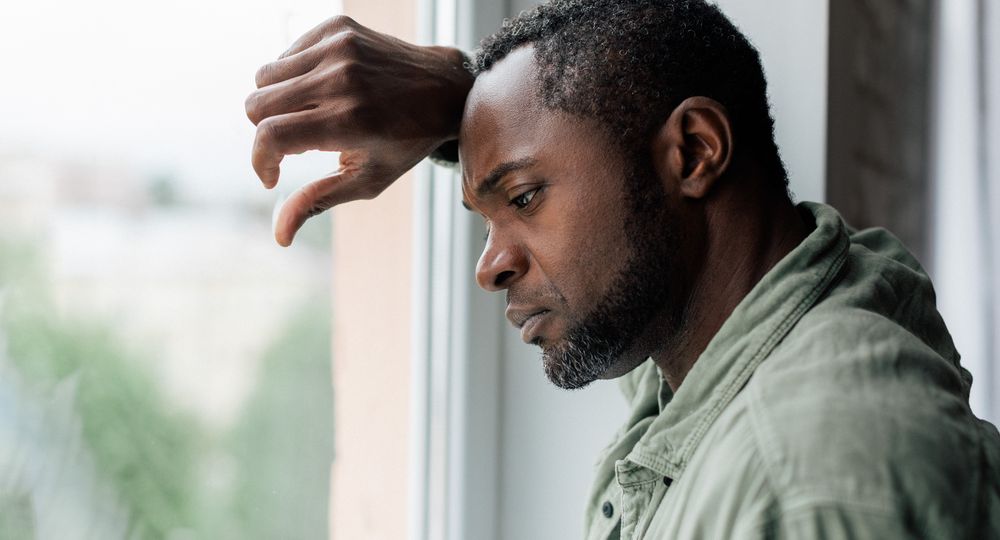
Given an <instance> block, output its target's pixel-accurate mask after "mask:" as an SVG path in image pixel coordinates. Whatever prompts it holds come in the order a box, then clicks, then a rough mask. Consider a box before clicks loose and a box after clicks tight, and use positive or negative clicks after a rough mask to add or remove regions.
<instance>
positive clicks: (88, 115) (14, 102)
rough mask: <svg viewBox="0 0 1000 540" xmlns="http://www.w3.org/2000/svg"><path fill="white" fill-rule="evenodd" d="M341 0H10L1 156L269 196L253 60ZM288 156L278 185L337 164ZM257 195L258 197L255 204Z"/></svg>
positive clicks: (223, 193) (257, 62)
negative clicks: (250, 102) (119, 168)
mask: <svg viewBox="0 0 1000 540" xmlns="http://www.w3.org/2000/svg"><path fill="white" fill-rule="evenodd" d="M339 10H340V7H339V2H338V0H288V1H283V0H240V1H235V0H221V1H208V2H203V1H194V0H176V1H173V2H146V1H141V0H138V1H124V0H88V1H86V2H78V1H70V0H41V1H32V2H11V3H6V4H5V5H4V16H3V17H0V51H3V57H4V59H5V62H4V72H5V73H4V75H3V76H2V78H0V154H3V153H4V152H19V153H25V152H27V153H31V154H40V155H44V156H47V157H52V158H56V159H58V158H62V157H65V158H72V159H77V160H78V159H85V160H95V161H101V162H103V161H113V162H118V163H121V164H125V165H127V166H129V167H136V168H137V169H138V170H140V171H142V172H146V173H149V174H157V175H167V176H172V177H175V178H176V179H178V180H179V181H180V182H181V183H182V184H183V188H184V189H185V190H187V191H189V192H190V193H191V194H192V195H193V196H195V197H197V198H204V197H210V198H218V197H233V198H236V199H246V198H251V199H256V198H272V199H274V198H276V195H275V194H270V193H266V192H264V190H263V189H261V188H260V184H259V182H258V181H257V179H256V176H255V175H254V173H253V169H252V168H251V167H250V160H249V153H250V146H251V143H252V141H253V134H254V127H253V125H252V124H251V123H250V122H249V120H247V118H246V114H245V112H244V106H243V101H244V99H245V98H246V96H247V95H248V94H249V93H250V92H251V91H252V90H253V89H254V86H253V76H254V73H255V72H256V70H257V68H258V67H260V66H261V65H263V64H264V63H267V62H269V61H271V60H273V59H275V58H277V56H278V55H279V54H281V52H283V51H284V50H285V48H287V46H288V45H289V44H290V43H291V42H292V41H294V39H295V38H296V37H298V36H299V35H301V34H302V33H303V32H305V31H306V30H308V29H309V28H311V27H312V26H315V25H316V24H318V23H319V22H321V21H322V20H323V19H325V18H327V17H329V16H331V15H334V14H336V13H337V12H339ZM336 163H337V161H336V154H318V153H312V154H306V155H304V156H293V157H290V158H288V159H287V168H286V169H285V171H284V173H283V175H282V178H283V180H285V182H284V186H283V187H282V191H284V192H286V193H287V192H289V191H290V190H291V189H292V188H294V187H297V186H299V185H301V184H303V183H305V182H306V181H307V180H309V179H312V178H315V177H318V176H320V175H322V174H324V173H326V172H328V171H331V170H334V169H336ZM258 200H259V199H258Z"/></svg>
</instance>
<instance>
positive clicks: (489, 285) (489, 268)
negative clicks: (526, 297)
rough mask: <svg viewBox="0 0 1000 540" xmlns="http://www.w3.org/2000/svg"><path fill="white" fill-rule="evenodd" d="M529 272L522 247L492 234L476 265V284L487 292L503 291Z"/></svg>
mask: <svg viewBox="0 0 1000 540" xmlns="http://www.w3.org/2000/svg"><path fill="white" fill-rule="evenodd" d="M527 272H528V258H527V256H526V255H525V253H524V250H522V249H521V248H520V247H518V246H517V245H516V244H513V243H510V242H504V241H503V240H502V238H501V237H499V236H498V235H496V234H491V235H490V237H489V239H488V240H487V241H486V247H485V248H483V254H482V255H481V256H480V257H479V263H478V264H476V282H478V283H479V286H480V287H482V288H483V289H485V290H487V291H492V292H496V291H502V290H504V289H506V288H507V287H510V285H511V283H514V282H515V281H517V280H518V279H520V278H521V276H523V275H524V274H525V273H527Z"/></svg>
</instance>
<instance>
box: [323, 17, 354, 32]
mask: <svg viewBox="0 0 1000 540" xmlns="http://www.w3.org/2000/svg"><path fill="white" fill-rule="evenodd" d="M357 24H358V23H357V21H355V20H354V19H352V18H350V17H348V16H347V15H334V16H333V17H330V18H329V19H327V20H326V27H327V28H331V29H340V28H354V27H355V26H357Z"/></svg>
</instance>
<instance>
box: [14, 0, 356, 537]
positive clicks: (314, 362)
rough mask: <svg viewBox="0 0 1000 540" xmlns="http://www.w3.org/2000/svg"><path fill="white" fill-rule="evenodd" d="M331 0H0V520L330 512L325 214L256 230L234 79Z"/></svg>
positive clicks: (189, 523)
mask: <svg viewBox="0 0 1000 540" xmlns="http://www.w3.org/2000/svg"><path fill="white" fill-rule="evenodd" d="M338 10H339V6H338V5H337V4H336V3H335V2H334V3H331V2H330V1H323V2H315V1H309V0H302V1H281V0H266V1H255V0H252V1H240V2H236V1H225V2H209V3H203V2H194V1H186V0H182V1H180V2H167V3H147V2H127V1H123V0H96V1H92V2H85V3H80V2H71V1H66V0H52V1H44V0H43V1H41V2H16V3H12V4H9V5H7V4H5V6H4V16H3V17H2V18H0V50H3V51H4V58H6V59H7V62H8V64H7V72H6V74H5V75H4V76H3V83H2V86H0V96H2V99H0V118H2V120H0V538H4V539H8V538H32V537H37V538H64V539H69V538H171V539H174V538H177V539H180V538H319V537H322V536H324V535H325V534H326V531H327V527H328V526H327V498H328V492H329V467H330V462H331V459H332V444H333V433H332V388H331V383H330V380H331V379H330V377H331V375H330V371H331V366H330V309H331V304H330V300H329V297H330V261H331V247H330V237H331V235H330V223H329V219H328V218H320V219H317V220H314V221H315V222H314V223H310V224H309V226H308V230H306V231H304V232H305V235H304V236H303V237H302V240H303V241H302V242H301V243H298V245H297V246H296V248H295V249H294V250H283V249H281V248H279V247H278V246H277V245H276V244H275V243H274V241H273V239H272V236H271V231H270V226H271V215H272V209H273V207H274V205H275V202H276V198H277V196H278V194H276V193H272V192H267V191H266V190H264V189H262V188H261V187H260V184H259V183H257V182H255V181H254V178H255V176H254V174H253V170H252V169H251V167H250V162H249V149H250V142H251V141H252V140H253V134H254V128H253V126H252V125H251V124H250V123H249V122H248V121H247V118H246V115H245V113H244V110H243V98H244V97H245V96H246V95H247V94H249V92H250V91H251V90H252V89H253V75H254V72H255V71H256V69H257V68H258V67H259V66H260V65H261V64H263V63H265V62H267V61H269V60H270V59H273V58H276V57H277V55H278V54H280V53H281V52H282V51H283V50H284V49H285V48H286V47H287V46H288V44H290V43H291V41H292V40H293V39H294V38H295V37H297V36H298V35H300V34H301V33H303V32H305V31H306V30H308V29H309V28H311V27H312V26H314V25H315V24H317V22H319V21H321V20H323V19H325V18H326V17H329V16H330V15H331V14H333V13H336V12H337V11H338ZM335 167H336V157H335V156H330V155H326V156H303V157H302V158H301V159H290V160H289V169H288V171H289V174H288V175H287V177H288V178H289V179H293V178H298V182H299V183H303V182H304V181H306V180H308V179H309V178H312V177H315V176H318V175H320V174H322V173H324V172H326V171H328V170H332V169H334V168H335ZM288 184H289V185H285V186H283V187H282V188H281V191H283V192H285V193H287V192H289V191H290V190H291V189H293V188H294V187H296V185H295V181H292V182H289V183H288Z"/></svg>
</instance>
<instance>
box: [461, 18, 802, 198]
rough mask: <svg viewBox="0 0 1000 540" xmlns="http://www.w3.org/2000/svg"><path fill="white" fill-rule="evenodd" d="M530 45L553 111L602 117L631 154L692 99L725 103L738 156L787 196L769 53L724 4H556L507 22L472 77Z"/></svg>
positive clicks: (484, 49)
mask: <svg viewBox="0 0 1000 540" xmlns="http://www.w3.org/2000/svg"><path fill="white" fill-rule="evenodd" d="M527 44H531V45H533V46H534V48H535V60H536V62H537V64H538V66H539V80H538V85H539V91H540V96H541V98H542V100H543V103H544V105H545V106H546V107H548V108H552V109H558V110H562V111H565V112H568V113H570V114H576V115H580V116H583V117H588V118H592V119H596V120H598V121H599V122H600V123H601V124H602V125H604V126H605V128H606V129H607V130H608V131H609V134H610V135H611V136H612V138H613V139H614V140H616V141H618V142H619V144H620V146H621V149H622V150H623V151H624V152H626V153H633V152H636V151H639V149H640V148H645V146H644V145H645V144H648V142H649V141H650V140H651V137H652V136H653V134H654V133H655V131H656V130H657V129H658V128H659V126H660V125H662V123H663V122H664V121H665V120H666V119H667V117H668V116H669V115H670V112H671V111H673V110H674V108H676V107H677V106H678V105H679V104H680V103H681V102H682V101H684V100H685V99H687V98H689V97H692V96H705V97H709V98H712V99H714V100H716V101H718V102H719V103H721V104H722V105H723V106H724V107H725V108H726V110H727V112H728V113H729V117H730V122H731V123H732V126H733V127H732V129H733V138H734V140H735V141H736V144H735V146H736V148H735V154H736V155H739V154H740V153H744V152H750V154H747V155H750V156H751V157H752V158H753V160H754V161H755V162H757V163H758V164H759V165H761V166H762V167H763V169H764V172H765V174H767V175H768V176H769V177H771V178H773V179H774V181H775V187H780V189H781V190H782V191H785V192H786V193H787V185H788V174H787V172H786V170H785V165H784V163H782V161H781V157H780V155H779V153H778V147H777V145H776V144H775V141H774V120H773V119H772V118H771V113H770V108H769V105H768V98H767V83H766V81H765V79H764V70H763V67H762V66H761V63H760V55H759V54H758V53H757V49H755V48H754V46H753V45H752V44H751V43H750V41H749V40H748V39H747V38H746V36H744V35H743V33H741V32H740V31H739V29H737V28H736V26H735V25H733V23H732V22H731V21H730V20H729V19H728V18H726V16H725V15H724V14H723V13H722V12H721V11H720V10H719V8H718V7H717V6H715V5H714V4H709V3H708V2H706V1H704V0H551V1H549V2H546V3H544V4H541V5H539V6H537V7H535V8H533V9H531V10H528V11H523V12H521V14H520V15H518V16H517V17H516V18H514V19H510V20H505V21H504V23H503V26H502V28H501V29H500V30H499V31H497V32H496V33H495V34H493V35H492V36H490V37H488V38H486V39H485V40H483V42H482V44H481V45H480V49H479V50H478V51H477V53H476V56H475V59H474V60H473V62H472V66H471V68H472V71H473V72H474V73H475V74H477V75H478V74H479V73H482V72H485V71H488V70H489V69H490V68H491V67H492V66H493V65H494V64H496V63H497V62H499V61H500V60H502V59H503V58H504V57H506V56H507V55H508V54H509V53H510V52H511V51H513V50H514V49H516V48H518V47H520V46H522V45H527ZM640 145H643V146H640ZM734 157H735V156H734Z"/></svg>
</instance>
